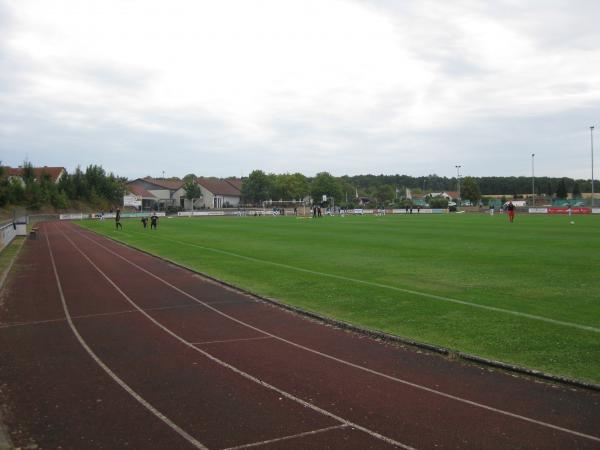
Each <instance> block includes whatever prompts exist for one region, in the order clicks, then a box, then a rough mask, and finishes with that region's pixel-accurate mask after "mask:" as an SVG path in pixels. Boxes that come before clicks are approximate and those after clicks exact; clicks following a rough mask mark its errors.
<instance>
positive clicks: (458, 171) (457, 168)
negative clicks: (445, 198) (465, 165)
mask: <svg viewBox="0 0 600 450" xmlns="http://www.w3.org/2000/svg"><path fill="white" fill-rule="evenodd" d="M454 167H456V178H457V180H458V206H460V168H461V166H454Z"/></svg>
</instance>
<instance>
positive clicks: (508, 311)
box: [156, 237, 600, 333]
mask: <svg viewBox="0 0 600 450" xmlns="http://www.w3.org/2000/svg"><path fill="white" fill-rule="evenodd" d="M156 239H162V240H165V241H170V242H174V243H176V244H181V245H187V246H190V247H196V248H199V249H202V250H206V251H209V252H214V253H220V254H222V255H227V256H232V257H235V258H240V259H245V260H247V261H252V262H257V263H261V264H268V265H271V266H276V267H281V268H284V269H289V270H295V271H297V272H304V273H309V274H311V275H318V276H322V277H328V278H333V279H336V280H342V281H349V282H352V283H358V284H363V285H365V286H373V287H378V288H382V289H389V290H392V291H396V292H403V293H405V294H412V295H417V296H419V297H425V298H430V299H433V300H441V301H444V302H450V303H456V304H458V305H464V306H470V307H473V308H480V309H485V310H488V311H495V312H500V313H504V314H511V315H513V316H518V317H525V318H527V319H532V320H538V321H542V322H547V323H551V324H554V325H561V326H565V327H571V328H577V329H579V330H584V331H592V332H594V333H600V328H596V327H592V326H588V325H581V324H578V323H573V322H566V321H564V320H556V319H550V318H548V317H542V316H536V315H535V314H528V313H523V312H519V311H513V310H511V309H505V308H498V307H495V306H487V305H480V304H478V303H472V302H467V301H465V300H458V299H455V298H450V297H444V296H442V295H435V294H428V293H426V292H420V291H414V290H412V289H405V288H401V287H396V286H390V285H389V284H383V283H375V282H372V281H365V280H360V279H358V278H351V277H345V276H343V275H335V274H331V273H326V272H319V271H316V270H311V269H304V268H302V267H296V266H290V265H289V264H283V263H278V262H273V261H268V260H265V259H259V258H254V257H252V256H245V255H240V254H237V253H233V252H228V251H226V250H220V249H217V248H211V247H205V246H203V245H198V244H192V243H190V242H183V241H178V240H176V239H169V238H165V237H156Z"/></svg>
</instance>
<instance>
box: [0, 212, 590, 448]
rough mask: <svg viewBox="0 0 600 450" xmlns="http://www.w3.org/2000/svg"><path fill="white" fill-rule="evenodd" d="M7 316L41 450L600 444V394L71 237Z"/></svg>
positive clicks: (3, 389) (14, 393) (30, 265)
mask: <svg viewBox="0 0 600 450" xmlns="http://www.w3.org/2000/svg"><path fill="white" fill-rule="evenodd" d="M16 267H17V268H18V270H17V271H16V274H14V275H12V276H11V277H9V283H8V285H7V287H6V288H5V289H4V291H3V295H2V302H3V303H0V305H1V307H0V401H1V402H0V406H3V407H4V408H3V409H4V411H3V415H4V416H5V417H4V419H5V422H6V423H7V426H8V428H9V430H10V437H11V439H12V440H13V443H14V444H15V446H26V445H31V444H35V445H38V446H39V447H41V448H77V449H81V448H140V449H141V448H143V449H153V448H157V449H166V448H168V449H179V448H181V449H186V448H211V449H224V448H261V449H267V448H268V449H275V448H286V449H290V448H292V449H294V448H297V449H309V448H345V449H348V448H357V449H366V448H395V447H399V448H422V449H425V448H427V449H429V448H473V449H485V448H490V449H509V448H510V449H514V448H540V449H551V448H565V449H573V448H581V449H585V448H597V449H598V448H600V393H599V392H594V391H587V390H584V389H574V388H572V387H567V386H557V385H551V384H548V383H542V382H539V381H536V380H531V379H528V378H523V377H516V376H512V375H510V374H507V373H503V372H501V371H492V370H489V369H485V368H481V367H477V366H473V365H468V364H464V363H461V362H456V361H449V360H447V359H445V358H443V357H441V356H439V355H431V354H427V353H424V352H419V351H417V350H415V349H411V348H402V347H398V346H393V345H389V344H384V343H381V342H378V341H375V340H373V339H371V338H367V337H363V336H359V335H356V334H354V333H349V332H345V331H342V330H338V329H336V328H334V327H330V326H325V325H322V324H319V323H317V322H314V321H311V320H308V319H306V318H303V317H300V316H298V315H296V314H294V313H290V312H287V311H285V310H282V309H280V308H277V307H274V306H271V305H269V304H265V303H263V302H261V301H258V300H256V299H254V298H252V297H250V296H248V295H245V294H243V293H239V292H236V291H234V290H232V289H228V288H226V287H224V286H221V285H219V284H217V283H215V282H212V281H210V280H206V279H204V278H202V277H200V276H198V275H196V274H193V273H191V272H189V271H186V270H184V269H181V268H178V267H175V266H173V265H171V264H168V263H166V262H164V261H162V260H159V259H156V258H153V257H150V256H148V255H146V254H143V253H140V252H137V251H134V250H132V249H130V248H127V247H124V246H121V245H119V244H117V243H115V242H113V241H110V240H107V239H105V238H102V237H100V236H98V235H95V234H93V233H91V232H88V231H84V230H82V229H80V228H78V227H76V226H74V225H72V224H69V223H47V224H44V225H43V226H42V228H41V234H40V236H39V237H38V240H36V241H27V243H26V245H25V248H24V249H23V251H22V254H21V256H20V258H19V261H18V262H17V264H16Z"/></svg>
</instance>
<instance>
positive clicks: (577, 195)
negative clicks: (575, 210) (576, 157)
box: [572, 182, 581, 198]
mask: <svg viewBox="0 0 600 450" xmlns="http://www.w3.org/2000/svg"><path fill="white" fill-rule="evenodd" d="M572 194H573V198H580V197H581V190H580V189H579V183H577V182H575V183H574V184H573V191H572Z"/></svg>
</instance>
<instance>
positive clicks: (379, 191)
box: [374, 184, 395, 207]
mask: <svg viewBox="0 0 600 450" xmlns="http://www.w3.org/2000/svg"><path fill="white" fill-rule="evenodd" d="M394 195H395V190H394V187H393V186H390V185H389V184H380V185H379V186H377V188H376V189H375V191H374V196H375V198H376V200H377V204H378V205H383V206H384V207H385V205H387V204H388V203H390V202H391V201H393V200H394Z"/></svg>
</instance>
